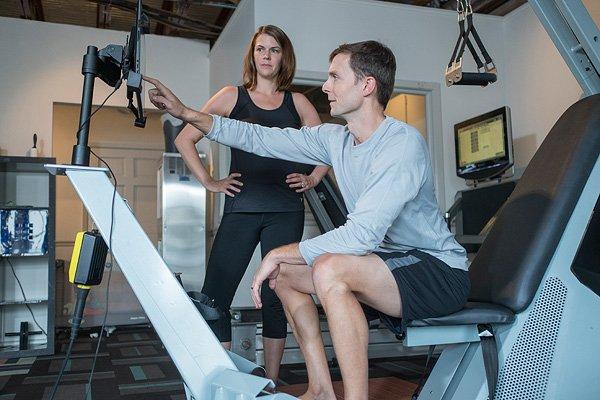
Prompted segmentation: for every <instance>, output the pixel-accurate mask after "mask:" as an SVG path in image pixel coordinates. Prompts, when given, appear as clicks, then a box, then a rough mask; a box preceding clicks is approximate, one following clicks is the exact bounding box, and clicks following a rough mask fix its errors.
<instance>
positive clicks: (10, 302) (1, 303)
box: [0, 299, 48, 306]
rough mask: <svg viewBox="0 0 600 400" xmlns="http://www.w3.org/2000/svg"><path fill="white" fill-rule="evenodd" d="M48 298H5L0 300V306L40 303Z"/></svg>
mask: <svg viewBox="0 0 600 400" xmlns="http://www.w3.org/2000/svg"><path fill="white" fill-rule="evenodd" d="M47 301H48V299H30V300H27V301H25V300H5V301H0V306H18V305H25V304H42V303H46V302H47Z"/></svg>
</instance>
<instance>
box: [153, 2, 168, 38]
mask: <svg viewBox="0 0 600 400" xmlns="http://www.w3.org/2000/svg"><path fill="white" fill-rule="evenodd" d="M160 8H161V9H162V10H165V11H169V12H171V11H173V1H172V0H163V2H162V6H161V7H160ZM169 30H170V27H169V26H167V25H165V24H163V23H161V22H157V23H156V29H155V30H154V33H156V34H157V35H167V36H168V35H169Z"/></svg>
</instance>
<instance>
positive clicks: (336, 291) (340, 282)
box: [312, 254, 350, 300]
mask: <svg viewBox="0 0 600 400" xmlns="http://www.w3.org/2000/svg"><path fill="white" fill-rule="evenodd" d="M312 279H313V283H314V285H315V290H316V291H317V295H318V296H319V298H321V299H322V300H324V299H325V297H330V296H336V295H341V294H345V293H347V292H349V291H350V287H349V286H348V283H347V282H346V280H345V278H344V269H343V262H342V256H340V255H338V254H323V255H321V256H319V257H318V258H317V259H316V260H315V263H314V264H313V269H312Z"/></svg>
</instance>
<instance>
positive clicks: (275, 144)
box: [144, 77, 331, 165]
mask: <svg viewBox="0 0 600 400" xmlns="http://www.w3.org/2000/svg"><path fill="white" fill-rule="evenodd" d="M144 80H146V81H148V82H150V83H151V84H153V85H154V86H156V88H154V89H150V90H149V91H148V97H149V98H150V101H151V102H152V104H154V105H155V106H156V107H157V108H158V109H160V110H164V111H166V112H168V113H169V114H171V115H172V116H174V117H175V118H179V119H181V120H183V121H185V122H187V123H189V124H191V125H193V126H194V127H195V128H197V129H198V130H199V131H200V132H201V135H202V136H206V137H207V138H208V139H210V140H214V141H216V142H219V143H222V144H224V145H227V146H231V147H235V148H238V149H241V150H244V151H247V152H250V153H254V154H257V155H259V156H264V157H271V158H280V159H284V160H290V161H296V162H301V163H305V164H312V165H318V164H321V165H331V160H330V157H329V154H328V152H327V150H328V147H329V143H328V140H327V137H326V136H325V135H321V134H319V127H313V128H309V127H303V128H302V129H300V130H299V129H293V128H285V129H280V128H268V127H263V126H261V125H257V124H250V123H247V122H242V121H237V120H233V119H228V118H222V117H218V116H212V115H209V114H205V113H202V112H200V111H195V110H192V109H191V108H189V107H186V106H185V105H184V104H183V103H182V102H181V101H180V100H179V99H178V98H177V96H175V95H174V94H173V92H171V91H170V90H169V88H167V87H166V86H165V85H163V84H162V83H161V82H160V81H158V80H156V79H153V78H149V77H144Z"/></svg>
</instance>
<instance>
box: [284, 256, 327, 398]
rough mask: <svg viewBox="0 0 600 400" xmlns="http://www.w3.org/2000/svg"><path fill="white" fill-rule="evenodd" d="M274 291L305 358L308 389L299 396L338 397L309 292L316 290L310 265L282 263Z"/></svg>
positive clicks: (315, 308) (316, 314)
mask: <svg viewBox="0 0 600 400" xmlns="http://www.w3.org/2000/svg"><path fill="white" fill-rule="evenodd" d="M275 292H276V293H277V296H279V298H280V299H281V302H282V303H283V308H284V310H285V314H286V317H287V319H288V322H289V324H290V325H291V326H292V329H293V331H294V336H295V337H296V341H297V342H298V344H299V345H300V350H302V354H303V355H304V359H305V361H306V370H307V372H308V390H307V392H306V393H305V394H303V395H302V396H300V399H306V400H309V399H310V400H313V399H319V400H320V399H335V394H334V392H333V385H332V384H331V376H330V375H329V368H328V367H327V358H326V356H325V347H324V345H323V339H322V337H321V326H320V323H319V315H318V312H317V307H316V306H315V303H314V301H313V299H312V297H311V296H310V294H309V293H315V289H314V286H313V284H312V277H311V269H310V268H309V267H308V266H306V265H287V264H282V265H281V270H280V273H279V276H278V277H277V285H276V287H275Z"/></svg>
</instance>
